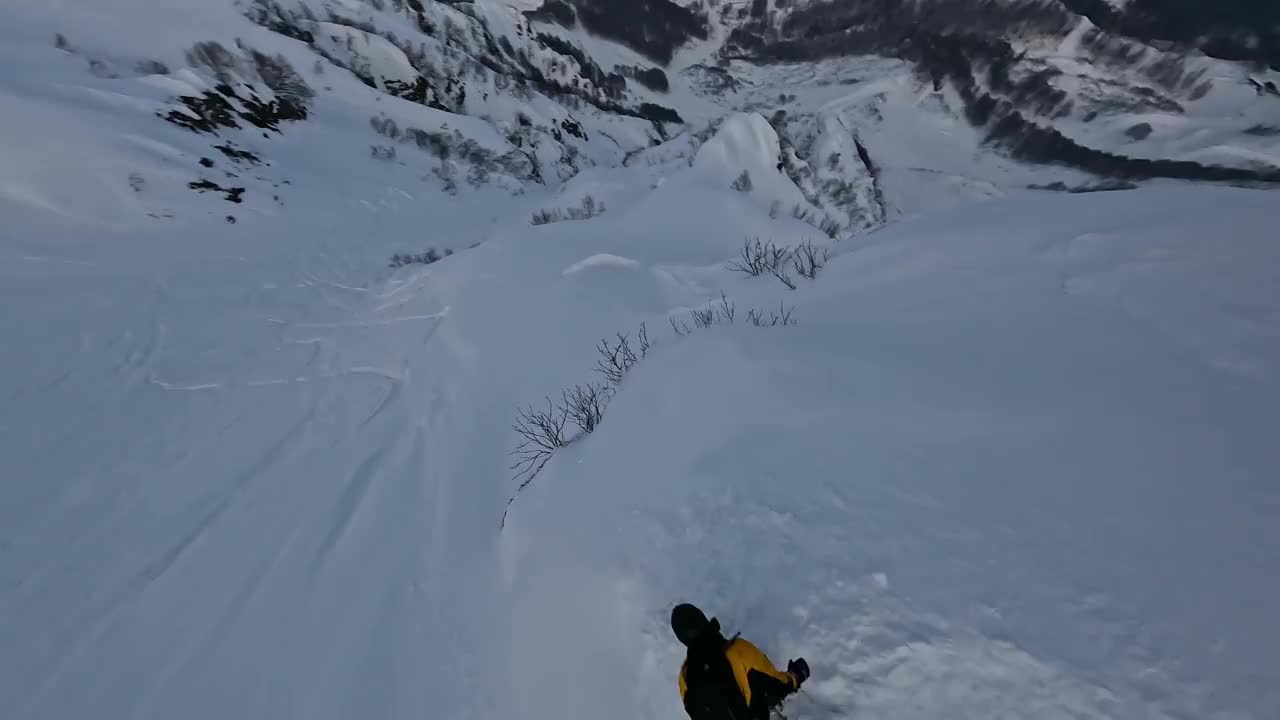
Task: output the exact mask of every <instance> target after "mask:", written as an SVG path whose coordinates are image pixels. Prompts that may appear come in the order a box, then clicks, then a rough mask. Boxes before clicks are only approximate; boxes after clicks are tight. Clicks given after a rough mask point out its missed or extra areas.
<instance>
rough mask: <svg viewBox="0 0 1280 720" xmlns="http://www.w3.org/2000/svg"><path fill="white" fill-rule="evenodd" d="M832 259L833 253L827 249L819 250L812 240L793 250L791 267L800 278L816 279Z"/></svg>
mask: <svg viewBox="0 0 1280 720" xmlns="http://www.w3.org/2000/svg"><path fill="white" fill-rule="evenodd" d="M830 259H831V251H830V250H828V249H827V248H822V249H821V250H819V249H818V248H817V247H816V246H815V245H814V244H813V241H812V240H809V241H806V242H803V243H800V244H799V245H797V246H795V247H794V248H792V249H791V265H792V267H794V268H795V270H796V274H797V275H799V276H800V277H804V278H808V279H810V280H812V279H814V278H815V277H817V275H818V271H819V270H821V269H822V268H823V267H825V266H826V264H827V261H828V260H830Z"/></svg>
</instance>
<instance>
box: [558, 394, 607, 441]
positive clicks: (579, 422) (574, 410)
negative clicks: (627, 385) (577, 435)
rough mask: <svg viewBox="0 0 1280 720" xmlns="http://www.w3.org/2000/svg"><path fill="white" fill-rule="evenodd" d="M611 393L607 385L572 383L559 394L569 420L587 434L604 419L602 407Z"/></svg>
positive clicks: (603, 407) (593, 430) (605, 404)
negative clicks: (571, 385)
mask: <svg viewBox="0 0 1280 720" xmlns="http://www.w3.org/2000/svg"><path fill="white" fill-rule="evenodd" d="M612 394H613V391H612V390H611V389H610V387H609V386H608V385H597V384H595V383H587V384H586V385H574V386H573V387H572V388H570V389H568V390H565V391H564V392H563V393H562V394H561V405H562V406H563V407H564V408H565V410H566V411H567V412H568V416H569V420H570V422H572V423H573V424H574V425H576V426H578V429H579V430H581V431H582V432H583V433H586V434H588V435H589V434H591V433H593V432H595V430H596V428H597V427H599V426H600V421H601V420H603V419H604V409H605V407H606V406H608V404H609V398H610V397H611V396H612Z"/></svg>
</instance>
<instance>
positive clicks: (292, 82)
mask: <svg viewBox="0 0 1280 720" xmlns="http://www.w3.org/2000/svg"><path fill="white" fill-rule="evenodd" d="M249 57H250V58H252V59H253V67H254V69H255V70H257V71H258V77H260V78H262V82H263V84H265V85H266V86H267V87H269V88H271V92H273V93H275V94H276V97H279V98H283V99H285V100H289V101H290V102H294V103H297V104H299V105H305V104H306V103H307V102H308V101H309V100H311V98H313V97H315V95H316V93H315V91H314V90H312V89H311V86H310V85H307V81H306V80H303V79H302V76H301V75H299V74H298V72H297V71H296V70H294V69H293V65H291V64H290V63H289V60H288V59H287V58H286V57H285V56H283V55H267V54H266V53H261V52H258V51H257V50H250V51H249Z"/></svg>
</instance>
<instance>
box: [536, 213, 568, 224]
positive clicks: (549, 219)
mask: <svg viewBox="0 0 1280 720" xmlns="http://www.w3.org/2000/svg"><path fill="white" fill-rule="evenodd" d="M563 220H564V214H563V213H561V212H560V211H559V210H547V209H542V210H539V211H537V212H535V213H534V214H533V218H532V219H531V220H530V222H531V223H532V224H534V225H550V224H551V223H558V222H561V221H563Z"/></svg>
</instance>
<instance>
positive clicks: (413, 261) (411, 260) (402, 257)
mask: <svg viewBox="0 0 1280 720" xmlns="http://www.w3.org/2000/svg"><path fill="white" fill-rule="evenodd" d="M452 254H453V250H452V249H450V248H445V250H444V253H443V254H441V253H440V252H439V251H437V250H436V249H435V248H430V249H428V250H427V251H426V252H424V253H418V254H416V255H414V254H410V253H396V254H395V255H392V256H391V263H390V265H389V267H391V268H401V267H404V266H405V265H430V264H431V263H434V262H439V261H440V260H442V259H444V258H447V257H449V256H450V255H452Z"/></svg>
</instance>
